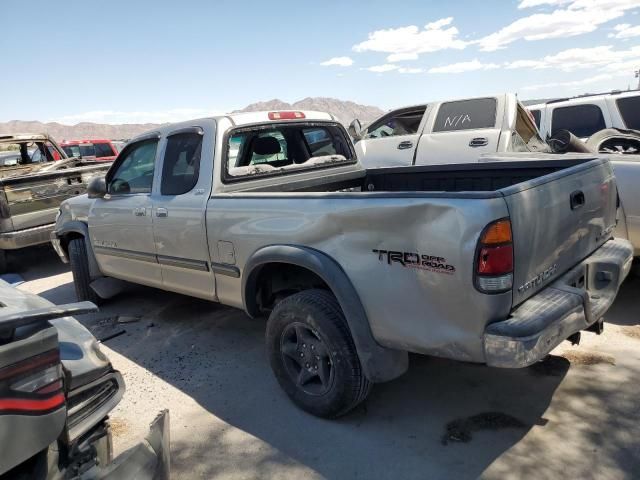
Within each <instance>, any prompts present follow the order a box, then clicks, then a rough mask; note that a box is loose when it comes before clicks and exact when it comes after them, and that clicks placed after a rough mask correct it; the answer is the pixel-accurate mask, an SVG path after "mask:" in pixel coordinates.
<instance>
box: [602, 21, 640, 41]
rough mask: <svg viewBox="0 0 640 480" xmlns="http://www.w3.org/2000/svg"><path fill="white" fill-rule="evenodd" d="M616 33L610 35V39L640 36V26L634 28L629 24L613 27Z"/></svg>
mask: <svg viewBox="0 0 640 480" xmlns="http://www.w3.org/2000/svg"><path fill="white" fill-rule="evenodd" d="M613 29H614V30H615V31H616V33H610V34H609V38H632V37H639V36H640V25H636V26H635V27H632V26H631V25H629V24H628V23H622V24H620V25H616V26H615V27H613Z"/></svg>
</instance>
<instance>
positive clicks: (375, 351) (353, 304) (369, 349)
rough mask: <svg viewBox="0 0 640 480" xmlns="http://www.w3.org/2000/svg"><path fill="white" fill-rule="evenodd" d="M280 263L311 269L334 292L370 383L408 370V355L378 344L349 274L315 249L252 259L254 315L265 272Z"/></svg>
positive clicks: (276, 248)
mask: <svg viewBox="0 0 640 480" xmlns="http://www.w3.org/2000/svg"><path fill="white" fill-rule="evenodd" d="M278 264H280V265H294V266H296V267H299V268H302V269H305V270H308V271H309V272H311V274H313V275H315V276H317V277H318V278H320V279H321V280H322V281H323V283H324V284H325V285H326V286H327V288H328V289H329V290H330V291H331V292H332V293H333V295H334V296H335V297H336V299H337V300H338V303H339V304H340V308H341V309H342V311H343V313H344V316H345V318H346V320H347V324H348V326H349V330H350V331H351V335H352V337H353V341H354V344H355V346H356V350H357V352H358V357H359V358H360V363H361V364H362V369H363V371H364V373H365V375H366V377H367V378H368V379H369V380H370V381H372V382H377V383H379V382H385V381H389V380H392V379H394V378H396V377H398V376H400V375H402V374H403V373H404V372H405V371H406V370H407V368H408V364H409V357H408V353H407V352H405V351H401V350H394V349H390V348H386V347H383V346H381V345H380V344H378V342H376V340H375V339H374V337H373V334H372V332H371V328H370V325H369V320H368V318H367V314H366V312H365V310H364V307H363V305H362V302H361V301H360V297H359V296H358V293H357V292H356V290H355V288H354V287H353V284H352V283H351V281H350V280H349V277H348V276H347V274H346V273H345V272H344V270H343V269H342V268H341V267H340V265H339V264H338V263H337V262H336V261H335V260H334V259H333V258H331V257H330V256H328V255H326V254H325V253H323V252H320V251H318V250H315V249H313V248H309V247H301V246H293V245H270V246H267V247H263V248H261V249H259V250H258V251H256V252H255V253H254V254H253V255H252V256H251V257H250V258H249V260H248V261H247V263H246V265H245V268H244V269H243V275H242V302H243V305H244V307H245V310H246V312H247V313H248V314H249V315H250V316H257V315H259V313H260V308H259V305H258V302H257V300H256V295H257V292H258V288H259V284H258V282H259V279H260V274H261V272H262V271H263V269H264V268H265V267H266V266H268V265H278Z"/></svg>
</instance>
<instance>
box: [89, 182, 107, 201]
mask: <svg viewBox="0 0 640 480" xmlns="http://www.w3.org/2000/svg"><path fill="white" fill-rule="evenodd" d="M87 194H88V197H89V198H103V197H104V196H105V195H106V194H107V182H106V181H105V179H104V177H93V178H92V179H91V180H90V181H89V185H87Z"/></svg>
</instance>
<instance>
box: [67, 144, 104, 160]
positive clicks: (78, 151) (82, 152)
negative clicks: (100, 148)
mask: <svg viewBox="0 0 640 480" xmlns="http://www.w3.org/2000/svg"><path fill="white" fill-rule="evenodd" d="M62 149H63V150H64V152H65V153H66V154H67V156H69V157H95V155H96V150H95V148H94V146H93V145H92V144H90V143H85V144H79V145H66V146H64V147H62ZM112 155H113V154H112Z"/></svg>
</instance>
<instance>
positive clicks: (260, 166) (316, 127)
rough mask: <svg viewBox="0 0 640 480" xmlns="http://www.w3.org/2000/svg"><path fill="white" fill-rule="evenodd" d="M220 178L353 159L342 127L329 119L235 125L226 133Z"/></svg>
mask: <svg viewBox="0 0 640 480" xmlns="http://www.w3.org/2000/svg"><path fill="white" fill-rule="evenodd" d="M226 138H227V140H226V151H225V156H224V159H223V162H224V172H223V180H225V181H233V180H237V179H241V178H247V177H262V176H273V175H286V174H289V173H295V172H300V171H303V170H309V169H316V168H326V167H330V166H333V165H337V164H349V163H354V162H355V154H354V153H353V151H352V149H351V148H350V144H349V142H348V140H347V139H346V137H345V135H344V133H343V129H341V128H340V127H339V126H338V125H337V124H333V123H315V122H314V123H295V124H294V123H288V124H274V125H259V126H251V127H246V128H242V127H241V128H236V129H234V130H232V131H231V132H230V133H229V134H228V135H227V137H226Z"/></svg>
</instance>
